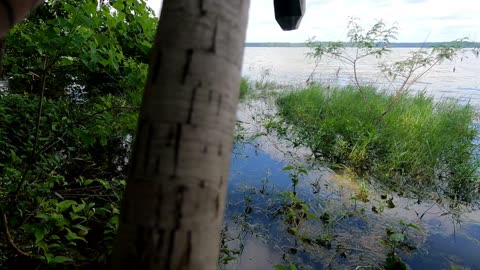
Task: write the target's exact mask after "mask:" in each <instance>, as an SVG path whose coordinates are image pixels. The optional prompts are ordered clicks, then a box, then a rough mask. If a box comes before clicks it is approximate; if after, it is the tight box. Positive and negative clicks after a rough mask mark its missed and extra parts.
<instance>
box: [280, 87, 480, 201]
mask: <svg viewBox="0 0 480 270" xmlns="http://www.w3.org/2000/svg"><path fill="white" fill-rule="evenodd" d="M392 100H393V96H392V95H390V94H388V93H386V92H382V91H378V90H376V89H374V88H372V87H363V88H361V89H360V90H359V89H358V88H355V87H346V88H331V87H326V86H320V85H313V86H310V87H308V88H306V89H302V90H298V91H292V92H289V93H287V94H285V95H283V96H281V97H279V98H278V99H277V105H278V108H279V114H280V117H281V119H282V120H283V122H284V123H286V124H288V131H285V130H284V131H283V133H284V134H290V135H291V138H293V139H295V142H296V143H297V144H301V145H304V146H307V147H309V148H310V149H311V150H312V151H313V153H314V154H315V156H316V157H317V158H319V159H324V160H326V161H329V162H330V163H332V164H334V165H341V166H347V167H349V168H351V169H353V170H354V171H355V172H357V173H358V174H360V175H370V176H373V177H375V178H376V179H379V180H382V181H383V182H384V183H388V184H390V185H392V186H393V187H396V188H397V189H399V190H401V189H404V188H410V187H417V188H420V189H423V190H422V191H426V190H425V188H428V190H430V191H432V189H435V191H436V192H442V193H443V194H445V195H448V196H449V197H450V198H455V199H458V200H461V201H470V200H472V199H473V198H474V197H476V193H477V190H478V173H477V168H478V159H477V158H476V157H475V155H474V150H475V147H476V146H475V144H474V139H475V137H476V135H477V131H476V129H475V128H474V127H473V120H474V117H475V111H474V109H473V108H472V107H471V106H468V105H466V106H465V105H460V104H459V103H457V102H455V101H453V100H445V101H441V102H435V101H434V100H433V99H432V97H430V96H427V95H425V94H417V95H405V96H402V97H401V98H400V99H399V100H398V101H397V102H396V103H395V105H394V106H393V107H392V109H391V110H390V111H389V112H388V113H386V114H385V115H384V116H382V113H383V112H385V110H386V108H387V107H388V106H389V104H390V103H391V102H392ZM406 185H407V186H406ZM411 190H413V189H411Z"/></svg>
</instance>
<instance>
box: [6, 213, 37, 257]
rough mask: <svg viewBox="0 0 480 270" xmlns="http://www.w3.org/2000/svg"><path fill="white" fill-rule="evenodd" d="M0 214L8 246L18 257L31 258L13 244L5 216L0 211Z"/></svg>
mask: <svg viewBox="0 0 480 270" xmlns="http://www.w3.org/2000/svg"><path fill="white" fill-rule="evenodd" d="M0 214H1V215H2V224H3V228H4V232H5V237H6V238H7V242H8V245H9V246H10V247H11V248H12V249H13V250H14V251H15V252H16V253H17V254H18V255H20V256H23V257H29V258H32V257H33V256H32V255H31V254H28V253H26V252H24V251H22V250H21V249H19V248H18V247H17V246H16V245H15V243H14V242H13V238H12V235H11V234H10V230H9V229H8V221H7V215H6V214H5V213H3V211H1V210H0Z"/></svg>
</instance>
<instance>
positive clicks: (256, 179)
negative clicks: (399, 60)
mask: <svg viewBox="0 0 480 270" xmlns="http://www.w3.org/2000/svg"><path fill="white" fill-rule="evenodd" d="M304 52H305V50H304V49H303V48H247V50H246V58H245V65H244V71H243V72H244V75H247V76H249V77H251V78H254V79H259V78H260V79H261V78H262V77H264V76H265V68H268V69H269V74H268V76H269V79H271V80H276V81H279V82H284V83H292V82H294V83H298V84H301V83H303V81H304V79H305V78H306V77H308V76H309V73H310V72H311V67H313V64H311V63H308V62H307V61H305V59H304V56H303V54H304ZM394 53H397V54H399V55H405V54H406V51H404V49H401V50H397V51H395V52H394ZM478 63H479V62H478V60H475V59H472V58H469V59H464V60H463V61H462V62H459V63H458V62H457V63H449V65H450V66H446V65H445V66H444V67H442V68H441V69H440V70H436V71H434V72H432V73H431V74H430V77H427V78H426V79H425V80H423V81H422V85H421V86H420V87H418V85H417V89H418V90H427V91H430V93H432V94H434V95H435V96H436V97H437V98H444V97H453V98H461V101H464V102H470V103H472V104H474V105H476V106H479V105H480V81H479V80H478V79H477V78H476V76H475V73H477V74H480V67H479V65H477V64H478ZM364 64H365V67H371V69H370V71H369V69H368V68H366V69H365V70H366V71H365V73H362V77H361V78H362V79H363V80H366V78H369V77H370V78H374V79H376V81H375V82H374V81H370V83H377V84H378V85H382V84H381V83H382V82H381V77H380V76H381V75H379V74H376V75H377V76H378V77H374V75H375V73H374V68H373V67H372V66H375V64H373V63H368V62H367V63H364ZM452 66H455V69H456V71H455V72H454V73H453V72H450V71H449V69H451V68H452ZM336 69H338V67H337V68H336V67H335V66H334V64H331V66H328V65H326V66H325V67H323V71H325V73H322V74H316V75H315V76H317V78H320V80H324V81H327V80H330V81H331V82H332V83H333V81H332V80H333V79H335V80H336V81H335V82H334V83H337V84H342V83H343V84H347V83H348V80H349V77H348V76H349V74H348V72H345V74H343V75H342V74H339V75H338V76H337V75H334V77H332V76H331V77H329V75H328V72H331V73H332V74H333V73H335V72H336ZM452 70H453V69H452ZM459 74H460V75H459ZM342 76H343V77H342ZM332 78H333V79H332ZM268 104H269V102H268V101H266V102H265V101H254V102H253V103H251V104H249V105H242V106H241V108H240V110H239V113H238V118H239V119H240V120H241V121H242V122H243V123H244V124H243V127H244V131H243V132H244V133H245V136H246V137H248V136H249V135H253V134H258V133H262V132H263V131H264V130H263V127H262V125H261V120H262V115H264V114H272V113H274V112H273V111H272V108H271V106H269V105H268ZM233 153H234V155H233V158H232V162H231V175H230V179H231V180H230V184H229V188H228V204H227V209H226V219H225V227H226V233H225V234H226V235H227V239H228V241H226V243H225V245H224V247H225V250H227V251H229V252H231V254H232V256H231V257H232V258H231V259H232V260H231V261H230V262H229V263H228V264H226V265H222V266H221V267H220V268H221V269H273V267H274V265H277V264H283V265H288V264H289V263H290V262H292V263H295V265H296V266H297V267H298V268H299V269H356V268H357V267H360V268H357V269H367V268H370V267H372V266H373V267H375V266H378V265H382V264H383V262H384V261H385V258H386V254H387V253H388V252H389V251H390V250H391V249H390V247H389V246H388V245H385V244H384V242H385V240H388V236H387V234H386V228H387V227H391V228H393V230H395V231H398V230H402V229H403V228H404V226H402V225H401V223H402V222H403V223H410V224H414V225H415V226H419V227H421V228H422V230H421V231H420V232H419V231H417V230H415V229H411V228H409V229H406V230H405V232H406V233H405V235H406V236H407V238H408V239H407V241H406V242H408V243H409V244H411V247H412V248H413V247H415V249H413V250H410V251H408V250H406V249H396V250H395V251H396V253H397V254H398V255H399V256H400V257H401V258H402V260H403V261H404V262H406V263H407V264H408V265H409V266H410V268H411V269H451V267H452V266H454V265H455V266H459V267H461V268H460V269H480V255H479V254H480V252H479V251H480V211H477V210H475V209H476V208H475V207H473V206H472V207H470V208H468V209H467V208H465V209H462V211H461V212H460V213H452V212H451V211H449V209H448V207H446V206H445V205H438V204H436V203H434V202H432V200H429V199H427V198H426V199H425V200H424V201H423V200H422V201H420V202H419V201H417V200H412V199H406V198H402V197H399V196H398V195H397V194H395V193H392V192H389V191H388V190H381V189H377V188H376V187H373V186H369V185H368V184H367V187H366V188H367V190H368V202H362V201H361V200H357V199H352V197H355V195H356V194H358V192H359V190H360V189H361V187H360V186H361V180H360V181H359V180H358V179H357V180H355V179H352V177H350V176H349V175H348V173H340V172H334V171H332V170H330V169H328V168H325V167H321V166H319V165H316V164H315V163H312V162H310V160H309V158H310V154H309V152H308V151H307V150H306V149H297V148H295V149H294V148H293V147H292V146H291V145H289V143H288V142H284V141H281V140H278V139H277V138H276V137H274V136H271V135H267V136H261V137H256V138H255V139H254V140H253V141H250V140H246V141H243V142H239V143H238V144H237V145H236V147H235V149H234V151H233ZM290 165H298V166H302V167H304V168H306V169H307V171H308V173H307V174H306V175H302V176H301V177H300V180H299V184H298V186H297V187H296V188H295V191H296V192H297V194H298V198H300V199H301V200H302V201H303V202H305V203H306V205H308V211H309V212H310V213H311V214H312V215H314V216H316V217H317V218H316V219H311V220H307V221H305V222H303V223H302V225H301V226H299V233H298V234H297V235H296V236H294V235H292V233H291V232H289V231H288V228H289V226H290V225H291V224H288V221H286V220H285V218H284V215H282V213H281V211H280V210H281V209H282V202H284V200H285V198H284V197H282V195H281V194H282V193H283V192H285V191H292V190H293V188H292V180H291V179H292V175H291V172H290V171H286V170H284V168H285V167H286V166H290ZM385 196H386V199H385ZM387 201H390V202H392V204H389V203H388V202H387ZM380 209H381V210H382V211H379V210H380ZM324 213H328V214H329V216H328V218H329V220H330V221H329V222H325V219H322V218H318V217H321V216H322V215H323V214H324ZM324 217H325V216H323V218H324ZM300 235H301V236H303V240H304V241H302V237H300ZM318 239H327V240H328V241H323V240H322V241H317V240H318ZM362 267H365V268H362Z"/></svg>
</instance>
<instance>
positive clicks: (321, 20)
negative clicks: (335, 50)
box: [147, 0, 480, 42]
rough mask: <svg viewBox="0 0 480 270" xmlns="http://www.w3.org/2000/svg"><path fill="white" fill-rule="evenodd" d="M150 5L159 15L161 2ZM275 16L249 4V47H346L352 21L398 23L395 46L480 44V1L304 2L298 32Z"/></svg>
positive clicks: (255, 1)
mask: <svg viewBox="0 0 480 270" xmlns="http://www.w3.org/2000/svg"><path fill="white" fill-rule="evenodd" d="M225 1H229V0H225ZM147 2H148V4H149V5H150V6H151V7H152V8H153V9H154V10H155V11H157V12H158V11H159V10H160V7H161V3H162V0H147ZM273 12H274V10H273V0H251V1H250V14H249V24H248V30H247V42H304V41H306V40H307V39H308V38H311V37H316V40H319V41H342V40H343V41H344V40H345V37H346V32H347V31H346V27H347V22H348V18H349V17H357V18H359V19H360V24H361V25H362V26H363V27H364V28H366V29H368V28H369V27H371V26H372V25H373V24H374V23H375V22H376V21H377V20H380V19H382V20H383V21H384V22H385V23H387V24H388V25H392V24H393V23H397V25H398V27H399V34H398V36H397V38H398V39H397V40H396V41H397V42H425V41H427V42H436V41H452V40H455V39H458V38H464V37H468V38H470V39H471V40H472V41H480V15H479V14H480V1H479V0H306V12H305V15H304V17H303V19H302V23H301V25H300V28H299V29H298V30H295V31H287V32H284V31H282V30H281V29H280V27H279V26H278V25H277V23H276V21H275V15H274V13H273Z"/></svg>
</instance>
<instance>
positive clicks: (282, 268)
mask: <svg viewBox="0 0 480 270" xmlns="http://www.w3.org/2000/svg"><path fill="white" fill-rule="evenodd" d="M273 268H275V270H288V268H287V267H285V266H283V265H281V264H277V265H275V266H274V267H273Z"/></svg>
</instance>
